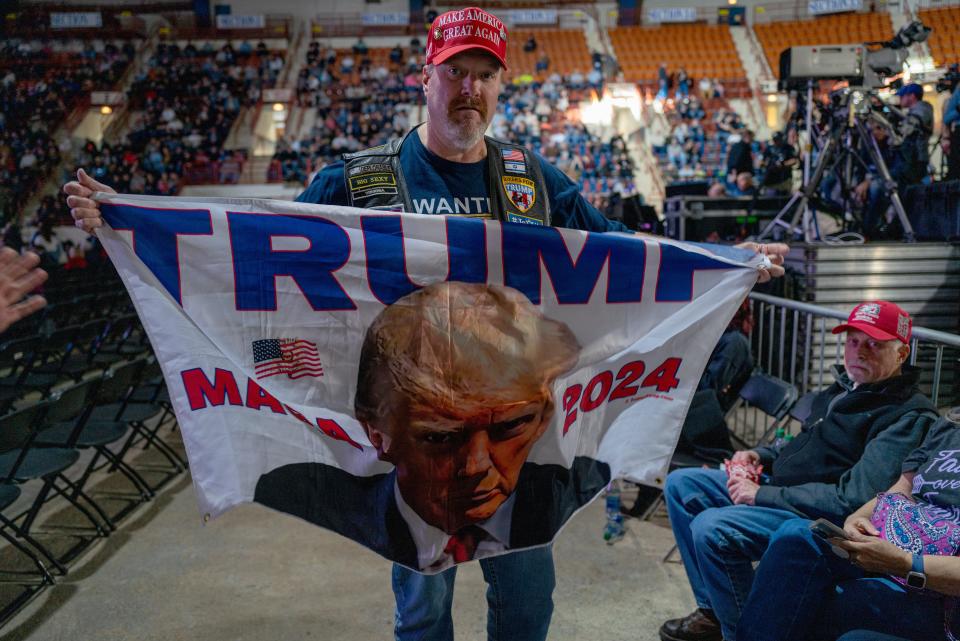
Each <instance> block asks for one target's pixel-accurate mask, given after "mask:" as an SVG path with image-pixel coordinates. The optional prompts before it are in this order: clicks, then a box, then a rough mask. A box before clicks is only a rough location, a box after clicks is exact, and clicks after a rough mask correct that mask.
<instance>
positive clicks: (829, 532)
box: [810, 519, 850, 541]
mask: <svg viewBox="0 0 960 641" xmlns="http://www.w3.org/2000/svg"><path fill="white" fill-rule="evenodd" d="M810 530H811V531H812V532H813V533H814V534H816V535H817V536H819V537H820V538H822V539H844V540H846V541H849V540H850V537H849V536H848V535H847V533H846V532H844V531H843V529H842V528H839V527H837V526H836V525H834V524H833V523H831V522H830V521H828V520H826V519H817V520H816V521H814V522H813V523H811V524H810Z"/></svg>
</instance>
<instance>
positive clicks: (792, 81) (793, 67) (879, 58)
mask: <svg viewBox="0 0 960 641" xmlns="http://www.w3.org/2000/svg"><path fill="white" fill-rule="evenodd" d="M930 31H931V29H930V27H927V26H924V24H923V23H922V22H920V21H919V20H914V21H913V22H911V23H910V24H908V25H906V26H905V27H903V28H902V29H900V31H898V32H897V35H895V36H894V37H893V38H892V39H890V40H887V41H885V42H865V43H862V44H840V45H812V46H802V47H790V48H789V49H785V50H784V51H783V52H782V53H781V54H780V88H781V89H783V90H789V89H805V88H806V87H807V86H808V84H809V82H810V81H813V80H846V81H848V83H849V84H850V86H851V87H854V86H856V87H863V88H864V89H879V88H880V87H883V86H884V80H885V79H886V78H889V77H890V76H894V75H897V74H899V73H900V72H902V71H903V64H904V63H905V62H906V61H907V57H908V56H909V55H910V53H909V51H908V49H907V48H908V47H909V46H910V45H911V44H913V43H915V42H924V41H925V40H926V39H927V38H928V37H929V35H930ZM871 47H874V48H873V49H871Z"/></svg>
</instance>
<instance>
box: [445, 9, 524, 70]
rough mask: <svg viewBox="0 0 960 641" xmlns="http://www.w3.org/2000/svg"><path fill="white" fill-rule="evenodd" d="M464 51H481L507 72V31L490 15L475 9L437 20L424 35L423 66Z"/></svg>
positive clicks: (497, 19) (456, 12)
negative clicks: (425, 44)
mask: <svg viewBox="0 0 960 641" xmlns="http://www.w3.org/2000/svg"><path fill="white" fill-rule="evenodd" d="M467 49H483V50H484V51H487V52H489V53H491V54H493V55H494V57H496V59H497V60H499V61H500V64H502V65H503V68H504V69H506V68H507V28H506V27H505V26H503V23H502V22H500V19H499V18H497V17H496V16H495V15H493V14H492V13H487V12H486V11H484V10H483V9H478V8H477V7H467V8H466V9H460V10H458V11H447V12H446V13H442V14H440V15H439V16H437V19H436V20H434V21H433V24H432V25H430V33H429V34H427V64H428V65H429V64H439V63H441V62H443V61H444V60H446V59H447V58H449V57H450V56H453V55H456V54H458V53H460V52H461V51H466V50H467Z"/></svg>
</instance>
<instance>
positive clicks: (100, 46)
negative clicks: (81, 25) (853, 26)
mask: <svg viewBox="0 0 960 641" xmlns="http://www.w3.org/2000/svg"><path fill="white" fill-rule="evenodd" d="M135 47H136V45H135V43H134V42H132V41H127V42H125V43H124V44H123V45H122V46H121V45H119V44H114V43H109V42H108V43H104V42H103V41H100V40H89V41H79V40H68V39H58V40H44V41H40V40H18V39H11V40H6V41H4V43H3V44H2V45H0V214H2V215H3V217H4V218H5V219H8V218H10V217H12V216H14V215H15V214H18V213H19V210H20V208H21V207H22V206H23V204H24V203H25V201H26V200H27V198H28V197H29V196H30V194H31V193H33V192H34V191H35V190H36V189H37V187H38V186H39V184H40V183H41V182H42V181H43V180H44V179H45V178H46V177H47V176H48V175H49V173H50V170H51V169H52V168H53V167H55V166H56V165H57V164H58V163H59V162H60V154H61V150H60V149H59V148H58V145H57V143H56V142H55V141H54V140H53V138H52V135H53V133H54V132H55V131H56V129H57V128H58V127H59V126H60V125H61V124H63V123H64V120H65V118H66V117H67V116H68V115H69V114H70V113H71V112H72V111H74V110H75V109H78V108H80V107H82V106H83V104H84V100H85V99H86V97H87V96H88V95H89V92H90V91H93V90H103V89H110V88H112V87H113V86H114V84H115V83H116V82H117V81H118V80H119V79H120V78H121V77H122V75H123V74H124V73H125V71H126V69H127V67H128V65H129V63H130V61H131V60H132V59H133V56H134V54H135V51H136V48H135Z"/></svg>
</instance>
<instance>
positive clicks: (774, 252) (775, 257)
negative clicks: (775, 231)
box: [737, 242, 790, 283]
mask: <svg viewBox="0 0 960 641" xmlns="http://www.w3.org/2000/svg"><path fill="white" fill-rule="evenodd" d="M737 247H738V248H740V249H749V250H750V251H754V252H756V253H758V254H763V255H764V256H766V257H767V258H769V259H770V262H771V263H772V264H771V265H770V267H761V268H760V280H758V281H757V282H759V283H765V282H767V281H769V280H770V279H771V278H780V277H781V276H783V274H784V270H783V260H784V258H786V256H787V254H788V253H789V252H790V247H789V246H787V245H785V244H784V243H767V244H761V243H753V242H750V243H740V244H739V245H737Z"/></svg>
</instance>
